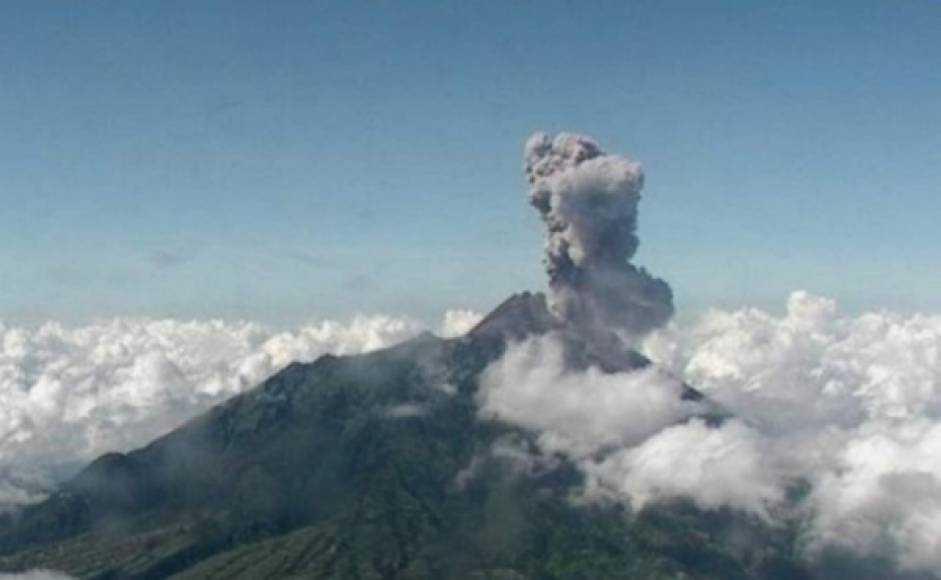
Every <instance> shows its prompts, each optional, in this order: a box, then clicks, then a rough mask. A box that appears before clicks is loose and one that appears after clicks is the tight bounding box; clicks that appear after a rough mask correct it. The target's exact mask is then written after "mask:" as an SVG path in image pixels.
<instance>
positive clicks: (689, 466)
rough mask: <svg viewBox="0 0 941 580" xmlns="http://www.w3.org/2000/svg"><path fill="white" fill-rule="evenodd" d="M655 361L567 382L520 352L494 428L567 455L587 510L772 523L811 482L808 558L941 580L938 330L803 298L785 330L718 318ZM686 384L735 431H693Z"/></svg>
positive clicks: (651, 344)
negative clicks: (887, 560) (683, 504)
mask: <svg viewBox="0 0 941 580" xmlns="http://www.w3.org/2000/svg"><path fill="white" fill-rule="evenodd" d="M643 350H644V352H645V354H647V355H648V356H649V357H650V358H651V359H653V360H654V361H655V362H656V363H657V365H658V367H659V370H658V369H656V368H651V369H646V370H642V371H634V372H631V373H621V374H614V375H605V374H602V373H600V372H598V371H595V370H591V369H590V370H588V371H584V372H572V371H566V370H564V366H563V360H562V353H561V349H560V347H559V345H558V343H557V342H555V341H553V340H551V339H547V338H542V339H535V340H530V341H527V342H524V343H521V344H518V345H515V346H513V347H512V348H510V349H509V350H508V352H507V354H506V356H505V357H504V358H503V359H502V360H500V361H498V362H497V363H495V364H494V365H492V366H491V368H490V369H488V371H486V373H485V375H484V380H483V384H482V387H481V392H480V402H481V413H482V414H483V415H484V416H488V417H499V418H501V419H504V420H507V421H511V422H514V423H516V424H519V425H521V426H523V427H526V428H528V429H532V430H534V431H535V432H536V433H538V434H539V438H538V442H539V445H540V447H541V448H542V450H543V452H545V453H554V452H561V453H564V454H566V455H568V456H569V457H570V458H571V459H573V460H574V461H575V462H576V464H577V465H579V466H580V468H581V469H582V470H583V471H584V472H585V474H586V475H587V476H588V478H587V485H586V490H585V491H586V494H587V496H588V497H589V498H591V497H597V496H598V495H604V496H608V497H611V496H613V497H616V498H621V499H623V500H625V501H627V502H629V503H630V504H631V505H632V506H634V507H640V506H643V505H646V504H648V503H650V502H655V501H658V500H664V499H669V498H674V497H687V498H690V499H692V500H693V501H694V502H696V503H697V504H698V505H700V506H701V507H703V508H718V507H730V508H733V509H739V510H744V511H747V512H750V513H753V514H756V515H758V516H760V517H764V518H769V517H773V515H774V514H779V513H781V510H788V509H790V508H789V507H788V504H787V503H786V502H785V500H784V497H785V495H786V494H785V490H786V489H787V488H788V486H789V485H791V484H793V483H795V482H797V481H803V482H805V483H807V484H809V486H810V488H809V493H808V494H807V496H806V498H805V499H804V500H802V502H801V503H800V505H797V506H791V507H793V508H795V510H794V512H793V513H790V516H795V515H797V516H800V517H802V518H803V520H802V521H803V533H804V539H805V543H806V545H807V547H808V556H813V555H814V554H815V553H816V552H817V550H818V549H819V548H821V547H823V546H827V545H839V546H841V547H844V548H849V549H851V550H855V551H857V552H859V553H862V554H869V555H874V554H879V555H885V556H890V557H893V558H896V560H897V562H898V564H899V565H900V567H902V568H907V569H913V570H929V571H931V570H937V569H939V568H941V462H939V461H938V458H939V457H941V316H926V315H912V316H903V315H899V314H895V313H889V312H876V313H867V314H862V315H859V316H854V317H846V316H841V315H840V314H839V312H838V310H837V308H836V304H835V303H834V302H833V301H832V300H828V299H825V298H820V297H816V296H812V295H810V294H808V293H806V292H794V293H793V294H791V296H790V297H789V299H788V302H787V310H786V313H785V314H784V315H782V316H775V315H772V314H770V313H768V312H765V311H762V310H759V309H755V308H743V309H740V310H735V311H721V310H713V311H710V312H708V313H706V314H705V315H704V316H703V317H702V318H701V320H699V321H697V322H695V323H694V324H692V325H690V326H687V327H679V326H671V327H668V328H666V329H662V330H659V331H657V332H656V333H655V334H653V335H652V336H649V337H648V338H647V339H646V341H645V342H644V345H643ZM674 376H675V377H682V378H683V379H684V380H686V382H688V383H689V384H691V385H693V386H695V387H696V388H697V389H699V390H700V391H702V392H703V393H705V394H706V395H707V396H708V397H709V398H710V399H711V400H714V401H716V402H718V403H719V404H721V405H722V406H723V407H724V408H726V409H728V410H729V411H731V412H732V413H733V414H734V415H735V416H736V419H733V420H727V421H725V422H724V423H723V424H722V426H721V427H719V428H714V427H709V426H708V425H706V424H705V423H704V422H703V421H702V420H699V419H688V417H690V416H691V415H692V414H694V413H693V412H692V411H691V409H690V408H688V406H687V407H684V405H688V404H684V403H681V402H680V401H679V398H678V392H679V391H678V389H679V382H678V381H677V380H676V379H673V378H672V377H674Z"/></svg>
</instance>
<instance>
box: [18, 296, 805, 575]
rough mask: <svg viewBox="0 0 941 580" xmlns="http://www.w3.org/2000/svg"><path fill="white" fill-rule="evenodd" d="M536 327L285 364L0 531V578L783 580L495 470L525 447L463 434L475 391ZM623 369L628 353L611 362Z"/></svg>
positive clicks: (528, 306) (90, 470)
mask: <svg viewBox="0 0 941 580" xmlns="http://www.w3.org/2000/svg"><path fill="white" fill-rule="evenodd" d="M553 325H554V322H553V319H552V318H551V316H549V315H548V312H547V311H546V308H545V300H544V298H543V297H542V296H541V295H539V294H520V295H517V296H514V297H512V298H510V299H509V300H507V301H506V302H505V303H504V304H503V305H501V306H500V307H498V308H497V309H496V310H495V311H494V312H493V313H492V314H491V315H490V316H488V317H486V318H485V319H484V320H483V321H482V322H481V323H480V324H479V325H478V326H477V327H476V328H475V329H474V330H472V331H471V332H470V333H469V334H467V335H466V336H464V337H461V338H456V339H450V340H444V339H440V338H437V337H435V336H433V335H431V334H423V335H420V336H418V337H416V338H414V339H412V340H409V341H407V342H404V343H402V344H399V345H397V346H394V347H392V348H389V349H386V350H381V351H376V352H372V353H369V354H364V355H358V356H348V357H335V356H329V355H328V356H323V357H321V358H320V359H318V360H317V361H315V362H313V363H311V364H297V363H295V364H291V365H289V366H288V367H287V368H285V369H283V370H282V371H280V372H279V373H277V374H276V375H274V376H272V377H271V378H270V379H268V380H267V381H265V382H264V383H263V384H261V385H259V386H258V387H256V388H254V389H252V390H250V391H248V392H246V393H244V394H242V395H240V396H237V397H235V398H233V399H231V400H229V401H228V402H226V403H225V404H223V405H220V406H218V407H216V408H214V409H212V410H211V411H210V412H208V413H206V414H205V415H203V416H200V417H198V418H196V419H194V420H193V421H191V422H189V423H188V424H186V425H184V426H182V427H180V428H179V429H177V430H175V431H173V432H171V433H169V434H167V435H165V436H164V437H161V438H159V439H157V440H156V441H154V442H152V443H151V444H149V445H147V446H146V447H144V448H142V449H138V450H136V451H132V452H130V453H127V454H121V453H112V454H108V455H105V456H103V457H100V458H99V459H97V460H96V461H94V462H93V463H92V464H91V465H89V466H88V467H87V468H86V469H85V470H84V471H82V472H81V473H80V474H79V475H78V476H77V477H75V478H74V479H73V480H71V481H69V482H68V483H66V484H65V485H63V486H62V488H61V489H60V490H59V491H58V492H56V493H55V494H54V495H52V496H51V497H50V498H48V499H47V500H46V501H44V502H42V503H40V504H38V505H34V506H32V507H29V508H27V509H25V510H24V511H23V512H22V513H20V514H17V515H16V516H15V517H13V516H10V517H8V519H7V520H6V521H5V522H4V523H3V526H2V528H0V530H2V531H0V549H2V551H3V553H5V556H3V558H2V559H0V570H6V571H15V570H23V569H31V568H51V569H57V570H63V571H65V572H68V573H70V574H72V575H75V576H78V577H82V578H166V577H177V578H286V577H305V578H390V579H391V578H402V579H404V578H468V579H470V578H508V579H509V578H675V577H677V574H680V573H682V574H686V576H685V577H688V578H722V579H730V578H753V577H762V578H764V577H767V578H784V577H787V578H797V577H801V576H800V572H799V570H798V569H796V568H794V566H793V565H792V564H790V563H789V562H788V561H787V557H786V555H787V549H788V548H787V544H786V542H785V540H786V538H785V537H778V536H777V535H774V534H771V535H769V536H767V537H768V541H767V542H765V543H764V544H763V545H762V547H761V549H760V550H758V549H757V548H756V549H755V550H751V551H749V552H748V553H747V554H746V555H745V557H743V556H742V554H737V553H735V552H734V551H730V550H729V549H728V547H727V546H725V545H724V544H723V542H722V540H721V538H722V537H723V536H724V535H727V534H728V533H729V532H730V531H731V530H729V529H726V523H723V521H724V520H723V519H722V518H716V517H714V516H710V515H707V514H703V513H699V512H697V511H696V510H694V509H692V508H691V507H689V506H686V505H679V504H678V505H672V506H664V507H661V508H658V509H655V510H648V511H645V512H643V513H641V514H634V515H630V514H627V513H625V512H624V510H623V508H621V507H618V506H615V505H584V506H579V505H577V504H576V503H574V502H572V501H571V500H570V496H571V495H572V494H573V493H574V491H575V490H577V488H578V486H579V485H580V481H581V477H582V476H581V475H580V474H579V472H578V471H577V470H576V469H574V468H573V466H572V465H571V464H569V463H568V462H567V461H566V460H565V458H564V457H559V458H557V460H556V461H554V462H552V463H551V465H549V466H542V467H539V468H533V469H529V470H527V469H524V466H525V462H521V461H520V460H519V459H518V458H514V457H513V456H512V455H511V454H509V453H507V450H510V449H512V450H515V452H516V453H524V454H525V453H535V452H536V450H535V448H534V443H533V440H532V436H531V434H530V433H527V432H525V431H524V430H521V429H519V428H516V427H514V426H512V425H508V424H503V423H501V422H499V421H495V420H483V419H480V418H479V417H478V412H477V404H476V403H475V393H476V391H477V388H478V379H479V376H480V373H481V371H482V370H483V369H484V368H485V367H486V366H487V365H488V364H490V363H491V362H492V361H494V360H495V359H496V358H497V357H499V356H500V354H501V353H502V351H503V349H504V348H505V347H506V344H507V342H508V341H509V340H514V339H521V338H523V337H525V336H527V335H530V334H532V333H539V332H546V331H548V330H549V329H550V328H551V327H552V326H553ZM580 356H584V353H582V354H581V355H580ZM583 362H584V363H586V364H591V363H592V361H588V360H583ZM605 364H612V361H605ZM639 364H644V359H643V358H642V357H641V356H640V355H638V354H636V353H633V352H627V353H625V358H624V359H623V360H621V361H619V362H618V366H619V367H624V366H625V365H639ZM689 393H690V396H698V395H697V394H696V393H695V392H694V391H692V390H690V391H689ZM726 521H731V520H729V519H728V518H726ZM736 525H742V522H739V521H736ZM747 525H757V524H747ZM782 574H783V575H782Z"/></svg>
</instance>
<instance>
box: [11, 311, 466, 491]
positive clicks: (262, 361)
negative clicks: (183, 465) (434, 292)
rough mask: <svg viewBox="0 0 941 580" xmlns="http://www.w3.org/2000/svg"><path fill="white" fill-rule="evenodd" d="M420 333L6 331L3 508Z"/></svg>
mask: <svg viewBox="0 0 941 580" xmlns="http://www.w3.org/2000/svg"><path fill="white" fill-rule="evenodd" d="M448 324H450V325H451V326H452V327H454V326H455V324H456V323H455V322H454V320H453V315H452V320H451V322H450V323H448ZM422 329H423V327H422V325H421V324H419V323H418V322H415V321H411V320H408V319H403V318H394V317H389V316H358V317H355V318H353V319H352V320H351V321H349V322H336V321H323V322H320V323H317V324H313V325H310V326H306V327H303V328H299V329H297V330H293V331H288V332H274V331H272V330H270V329H268V328H266V327H264V326H262V325H259V324H256V323H252V322H222V321H217V320H208V321H179V320H132V319H114V320H108V321H103V322H99V323H95V324H91V325H88V326H82V327H75V328H73V327H67V326H63V325H61V324H57V323H48V324H45V325H43V326H41V327H38V328H34V329H28V328H17V327H6V326H3V325H2V324H0V507H2V506H7V507H9V506H12V505H19V504H24V503H30V502H34V501H36V500H38V499H41V498H42V497H43V496H44V494H45V493H46V492H47V491H48V490H49V489H50V488H51V486H52V485H54V483H55V475H56V472H55V470H54V468H57V467H62V466H67V465H69V464H71V465H72V466H73V467H77V466H79V465H81V464H82V463H83V462H85V461H88V460H89V459H91V458H93V457H95V456H97V455H98V454H101V453H103V452H106V451H113V450H119V451H123V450H128V449H131V448H134V447H137V446H140V445H142V444H144V443H146V442H147V441H149V440H150V439H152V438H154V437H156V436H159V435H162V434H163V433H164V432H166V431H168V430H170V429H173V428H174V427H176V426H178V425H180V424H181V423H183V422H184V421H186V420H188V419H190V418H191V417H193V416H195V415H197V414H199V413H201V412H202V411H205V410H206V409H208V408H209V407H211V406H212V405H214V404H216V403H219V402H221V401H223V400H225V399H227V398H229V397H231V396H232V395H235V394H237V393H240V392H242V391H243V390H245V389H247V388H249V387H251V386H254V385H255V384H258V383H259V382H261V381H262V380H264V379H265V378H266V377H268V376H269V375H271V374H273V373H274V372H276V371H277V370H278V369H280V368H282V367H284V366H285V365H287V364H289V363H290V362H292V361H311V360H313V359H315V358H317V357H318V356H320V355H322V354H324V353H328V352H329V353H335V354H348V353H358V352H363V351H368V350H373V349H376V348H380V347H383V346H386V345H389V344H393V343H396V342H398V341H400V340H403V339H405V338H408V337H410V336H412V335H414V334H416V333H418V332H419V331H421V330H422Z"/></svg>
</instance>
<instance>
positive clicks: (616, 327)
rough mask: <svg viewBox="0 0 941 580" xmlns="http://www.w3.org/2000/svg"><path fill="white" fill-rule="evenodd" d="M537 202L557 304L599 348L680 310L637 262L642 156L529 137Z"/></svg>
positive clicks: (582, 141)
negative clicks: (633, 260)
mask: <svg viewBox="0 0 941 580" xmlns="http://www.w3.org/2000/svg"><path fill="white" fill-rule="evenodd" d="M525 173H526V177H527V179H528V180H529V183H530V191H529V202H530V204H531V205H532V206H533V207H535V208H536V210H537V211H539V214H540V216H541V217H542V219H543V221H544V222H545V224H546V228H547V237H546V255H545V265H546V272H547V273H548V275H549V296H548V298H549V307H550V309H551V310H552V313H553V314H554V316H555V317H556V318H558V319H559V320H560V321H561V322H562V323H563V324H564V325H565V327H566V328H568V329H570V330H572V331H574V332H576V333H578V334H579V335H581V338H583V339H584V340H586V341H588V342H589V343H591V344H593V345H594V346H595V347H596V348H610V347H612V346H613V345H619V344H622V343H624V342H627V343H629V344H630V343H633V342H635V341H636V339H638V338H640V337H642V336H644V335H645V334H647V333H648V332H650V331H651V330H653V329H655V328H658V327H660V326H662V325H663V324H664V323H665V322H667V321H668V320H669V319H670V317H671V316H672V315H673V292H672V291H671V289H670V286H669V285H668V284H667V283H666V282H664V281H663V280H661V279H659V278H656V277H654V276H651V275H650V274H649V273H648V272H647V271H646V270H644V269H643V268H639V267H637V266H634V265H633V264H631V263H630V260H631V258H632V257H633V256H634V254H635V253H636V252H637V246H638V243H639V242H638V238H637V205H638V202H639V201H640V191H641V189H642V188H643V185H644V174H643V170H642V169H641V167H640V164H638V163H637V162H636V161H632V160H630V159H627V158H625V157H620V156H616V155H608V154H606V153H605V152H604V151H602V150H601V148H600V147H599V146H598V144H597V143H595V142H594V141H592V140H591V139H589V138H587V137H583V136H580V135H574V134H571V133H560V134H559V135H557V136H555V137H554V138H552V137H550V136H549V135H547V134H545V133H536V134H534V135H533V136H531V137H530V138H529V140H528V141H527V142H526V149H525Z"/></svg>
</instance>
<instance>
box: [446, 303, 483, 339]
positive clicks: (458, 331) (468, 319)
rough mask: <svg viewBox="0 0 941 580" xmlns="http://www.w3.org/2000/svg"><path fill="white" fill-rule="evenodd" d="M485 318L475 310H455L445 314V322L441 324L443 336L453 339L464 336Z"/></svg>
mask: <svg viewBox="0 0 941 580" xmlns="http://www.w3.org/2000/svg"><path fill="white" fill-rule="evenodd" d="M482 318H483V315H482V314H480V313H479V312H474V311H473V310H466V309H463V308H455V309H453V310H448V311H447V312H445V313H444V321H443V322H442V323H441V336H443V337H445V338H453V337H456V336H464V335H465V334H467V333H468V332H469V331H470V330H471V329H472V328H474V327H475V326H477V323H478V322H480V320H481V319H482Z"/></svg>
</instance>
